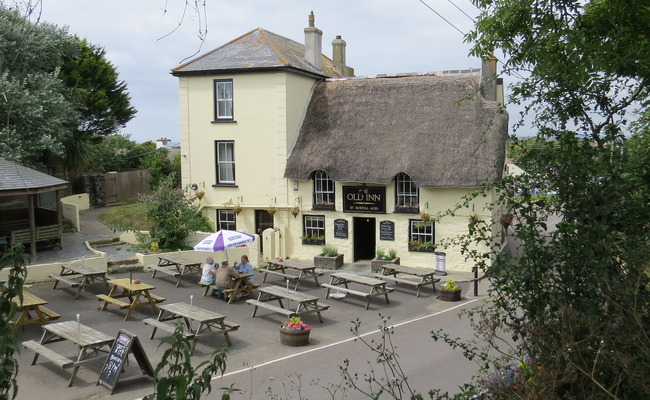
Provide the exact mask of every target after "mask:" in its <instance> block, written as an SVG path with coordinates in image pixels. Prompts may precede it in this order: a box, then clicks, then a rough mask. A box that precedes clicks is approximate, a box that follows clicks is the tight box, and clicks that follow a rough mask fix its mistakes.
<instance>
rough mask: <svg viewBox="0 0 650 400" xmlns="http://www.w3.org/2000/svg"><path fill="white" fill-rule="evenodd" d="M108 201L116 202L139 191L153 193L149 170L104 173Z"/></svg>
mask: <svg viewBox="0 0 650 400" xmlns="http://www.w3.org/2000/svg"><path fill="white" fill-rule="evenodd" d="M104 178H105V181H106V183H105V185H106V202H107V203H109V204H110V203H116V202H118V201H122V200H126V199H128V198H131V197H133V196H135V195H137V194H139V193H144V194H148V193H151V188H150V187H149V172H148V171H145V170H137V171H125V172H108V173H106V174H105V175H104Z"/></svg>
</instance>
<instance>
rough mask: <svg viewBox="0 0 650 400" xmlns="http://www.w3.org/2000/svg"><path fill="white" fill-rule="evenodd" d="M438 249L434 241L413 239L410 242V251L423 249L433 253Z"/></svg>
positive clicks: (422, 250)
mask: <svg viewBox="0 0 650 400" xmlns="http://www.w3.org/2000/svg"><path fill="white" fill-rule="evenodd" d="M435 250H436V248H435V246H434V244H433V243H432V242H419V241H415V240H412V241H410V242H409V251H421V252H428V253H433V252H434V251H435Z"/></svg>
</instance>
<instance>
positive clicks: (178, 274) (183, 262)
mask: <svg viewBox="0 0 650 400" xmlns="http://www.w3.org/2000/svg"><path fill="white" fill-rule="evenodd" d="M201 264H202V263H201V262H196V261H192V260H188V259H186V258H184V257H181V256H180V255H178V254H161V255H160V256H158V265H147V267H148V268H151V269H152V270H153V274H152V275H151V277H152V278H155V277H156V272H161V273H163V274H167V275H170V276H173V277H174V278H177V279H178V282H176V287H179V286H180V284H181V279H182V277H183V275H185V274H189V273H192V272H198V273H200V272H201ZM170 266H173V267H174V268H169V267H170Z"/></svg>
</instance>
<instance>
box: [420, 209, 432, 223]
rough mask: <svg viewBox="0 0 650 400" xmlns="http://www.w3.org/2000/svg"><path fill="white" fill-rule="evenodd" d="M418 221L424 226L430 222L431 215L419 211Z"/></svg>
mask: <svg viewBox="0 0 650 400" xmlns="http://www.w3.org/2000/svg"><path fill="white" fill-rule="evenodd" d="M420 219H421V220H422V222H424V223H425V224H426V223H427V222H429V221H431V214H429V213H428V212H426V211H421V212H420Z"/></svg>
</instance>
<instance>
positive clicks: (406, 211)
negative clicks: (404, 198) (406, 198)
mask: <svg viewBox="0 0 650 400" xmlns="http://www.w3.org/2000/svg"><path fill="white" fill-rule="evenodd" d="M393 213H395V214H419V213H420V210H419V209H418V208H417V207H401V208H395V210H393Z"/></svg>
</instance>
